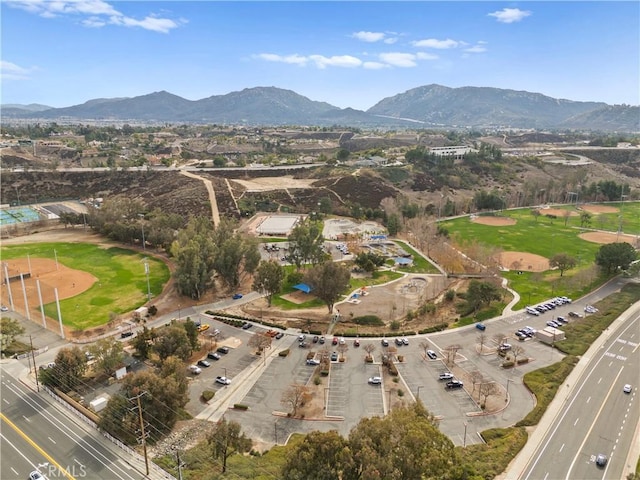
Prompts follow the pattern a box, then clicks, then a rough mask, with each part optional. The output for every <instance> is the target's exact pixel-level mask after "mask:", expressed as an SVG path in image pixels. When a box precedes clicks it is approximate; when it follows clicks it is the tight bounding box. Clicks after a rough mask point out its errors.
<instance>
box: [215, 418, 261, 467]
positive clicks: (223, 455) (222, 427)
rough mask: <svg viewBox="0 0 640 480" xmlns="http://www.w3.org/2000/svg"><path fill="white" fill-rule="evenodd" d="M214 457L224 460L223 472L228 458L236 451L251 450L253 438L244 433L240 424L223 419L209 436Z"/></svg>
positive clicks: (244, 451)
mask: <svg viewBox="0 0 640 480" xmlns="http://www.w3.org/2000/svg"><path fill="white" fill-rule="evenodd" d="M207 442H208V443H209V446H210V447H211V453H212V455H213V457H214V458H217V459H219V460H222V473H225V472H226V471H227V459H228V458H229V457H230V456H231V455H233V454H236V453H240V454H242V453H246V452H248V451H249V450H251V445H252V443H251V439H250V438H247V437H246V435H245V434H244V433H242V431H241V428H240V424H239V423H237V422H233V421H231V422H227V420H226V419H225V418H224V417H222V419H221V420H220V421H219V422H218V423H217V424H216V427H215V429H214V430H213V431H212V432H211V434H210V435H209V437H208V438H207Z"/></svg>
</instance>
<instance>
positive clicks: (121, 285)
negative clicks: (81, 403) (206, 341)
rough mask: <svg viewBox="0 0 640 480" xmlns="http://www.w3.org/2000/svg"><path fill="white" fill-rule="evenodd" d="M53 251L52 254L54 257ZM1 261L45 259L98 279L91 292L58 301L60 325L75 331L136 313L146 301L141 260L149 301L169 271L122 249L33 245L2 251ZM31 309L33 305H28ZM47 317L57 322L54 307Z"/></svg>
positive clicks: (49, 306)
mask: <svg viewBox="0 0 640 480" xmlns="http://www.w3.org/2000/svg"><path fill="white" fill-rule="evenodd" d="M54 251H55V253H54ZM0 253H1V254H2V258H3V259H4V260H7V259H11V258H26V256H27V255H29V256H30V258H48V259H51V260H54V259H55V256H56V254H57V258H58V262H59V263H61V264H63V265H65V266H67V267H69V268H72V269H75V270H83V271H85V272H89V273H91V274H92V275H93V276H94V277H96V278H97V279H98V281H97V282H96V283H94V284H93V286H92V287H91V288H89V289H88V290H86V291H85V292H83V293H81V294H80V295H77V296H75V297H72V298H68V299H66V300H60V311H61V313H62V320H63V323H64V324H65V325H67V326H69V327H71V328H73V329H76V330H84V329H86V328H91V327H96V326H100V325H104V324H106V323H108V322H109V320H110V315H111V314H112V313H115V314H120V313H124V312H129V311H132V310H135V309H136V308H137V307H139V306H140V305H143V304H144V303H145V302H146V300H147V276H146V273H145V267H144V262H143V260H144V259H145V258H147V259H148V263H149V287H150V291H151V295H152V298H153V296H155V295H158V294H159V293H161V292H162V289H163V287H164V284H165V283H166V282H167V281H168V280H169V277H170V272H169V269H168V267H167V266H166V265H165V264H164V263H163V262H162V261H160V260H156V259H154V258H153V257H149V256H145V255H141V254H140V253H137V252H134V251H131V250H126V249H124V248H107V249H105V248H100V247H98V246H96V245H93V244H88V243H33V244H28V245H16V246H7V247H3V248H2V249H1V250H0ZM31 306H32V308H33V307H35V304H33V305H31ZM45 313H46V315H47V316H49V317H51V318H54V319H57V318H58V313H57V308H56V305H55V303H50V304H47V305H45Z"/></svg>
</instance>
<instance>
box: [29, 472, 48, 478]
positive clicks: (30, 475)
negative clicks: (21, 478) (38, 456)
mask: <svg viewBox="0 0 640 480" xmlns="http://www.w3.org/2000/svg"><path fill="white" fill-rule="evenodd" d="M29 480H47V479H46V478H45V476H44V475H42V474H41V473H40V472H39V471H38V470H34V471H33V472H31V473H30V474H29Z"/></svg>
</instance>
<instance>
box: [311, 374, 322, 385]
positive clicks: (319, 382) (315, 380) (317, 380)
mask: <svg viewBox="0 0 640 480" xmlns="http://www.w3.org/2000/svg"><path fill="white" fill-rule="evenodd" d="M321 383H322V379H321V378H320V376H319V375H316V376H315V377H313V384H314V385H320V384H321Z"/></svg>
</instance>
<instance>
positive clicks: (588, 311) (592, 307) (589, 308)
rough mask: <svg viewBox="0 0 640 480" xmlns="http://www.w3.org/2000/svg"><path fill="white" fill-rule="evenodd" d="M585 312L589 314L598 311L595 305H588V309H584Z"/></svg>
mask: <svg viewBox="0 0 640 480" xmlns="http://www.w3.org/2000/svg"><path fill="white" fill-rule="evenodd" d="M584 311H585V312H587V313H596V312H597V311H598V309H597V308H596V307H594V306H593V305H587V306H586V307H584Z"/></svg>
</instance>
